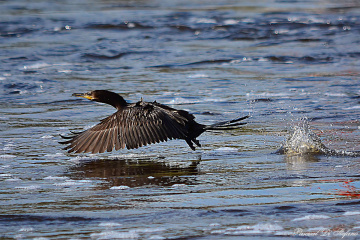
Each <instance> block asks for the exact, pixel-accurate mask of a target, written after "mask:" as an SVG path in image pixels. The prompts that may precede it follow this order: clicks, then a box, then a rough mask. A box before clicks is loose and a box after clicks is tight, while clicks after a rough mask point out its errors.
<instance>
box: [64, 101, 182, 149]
mask: <svg viewBox="0 0 360 240" xmlns="http://www.w3.org/2000/svg"><path fill="white" fill-rule="evenodd" d="M188 120H189V119H187V118H186V117H184V116H183V114H181V113H179V112H178V111H176V110H175V109H171V108H163V107H162V106H161V105H158V104H156V103H146V102H138V103H136V104H132V105H129V106H128V107H126V108H124V109H122V110H120V111H118V112H116V113H114V114H112V115H111V116H109V117H107V118H105V119H103V120H101V122H100V123H99V124H97V125H96V126H94V127H92V128H89V129H88V130H85V131H83V132H80V133H75V134H74V135H73V136H70V137H65V138H68V139H69V140H68V141H65V142H62V143H64V144H69V146H67V147H66V148H65V149H66V150H69V152H76V153H80V152H92V153H103V152H105V151H108V152H110V151H112V150H113V149H114V148H115V150H119V149H122V148H125V147H126V148H127V149H133V148H138V147H141V146H145V145H147V144H151V143H159V142H163V141H167V140H170V139H184V138H186V136H187V135H188V127H187V122H188Z"/></svg>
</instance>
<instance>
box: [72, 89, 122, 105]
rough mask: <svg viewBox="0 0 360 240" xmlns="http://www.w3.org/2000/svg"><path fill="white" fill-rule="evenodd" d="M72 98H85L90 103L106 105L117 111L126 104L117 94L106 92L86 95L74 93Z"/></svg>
mask: <svg viewBox="0 0 360 240" xmlns="http://www.w3.org/2000/svg"><path fill="white" fill-rule="evenodd" d="M73 96H75V97H82V98H86V99H89V100H91V101H96V102H102V103H107V104H110V105H111V106H113V107H115V108H117V109H120V108H121V107H123V106H125V105H126V104H127V103H126V101H125V100H124V98H123V97H121V96H120V95H119V94H117V93H114V92H110V91H108V90H94V91H90V92H87V93H74V94H73Z"/></svg>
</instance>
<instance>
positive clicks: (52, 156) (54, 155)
mask: <svg viewBox="0 0 360 240" xmlns="http://www.w3.org/2000/svg"><path fill="white" fill-rule="evenodd" d="M61 156H65V155H64V154H63V153H55V154H46V155H45V156H44V157H48V158H56V157H61Z"/></svg>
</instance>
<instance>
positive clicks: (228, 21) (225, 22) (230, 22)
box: [224, 19, 239, 25]
mask: <svg viewBox="0 0 360 240" xmlns="http://www.w3.org/2000/svg"><path fill="white" fill-rule="evenodd" d="M238 23H239V21H238V20H235V19H227V20H225V21H224V25H235V24H238Z"/></svg>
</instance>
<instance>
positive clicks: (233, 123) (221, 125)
mask: <svg viewBox="0 0 360 240" xmlns="http://www.w3.org/2000/svg"><path fill="white" fill-rule="evenodd" d="M249 117H250V116H249V115H248V116H245V117H241V118H236V119H233V120H229V121H223V122H218V123H215V124H211V125H208V126H205V127H204V130H205V131H207V130H232V129H237V128H239V127H240V126H242V125H245V124H246V123H245V122H241V121H242V120H245V119H247V118H249Z"/></svg>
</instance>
